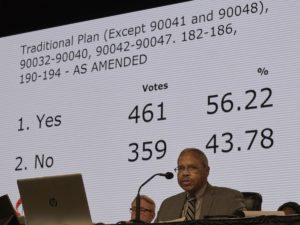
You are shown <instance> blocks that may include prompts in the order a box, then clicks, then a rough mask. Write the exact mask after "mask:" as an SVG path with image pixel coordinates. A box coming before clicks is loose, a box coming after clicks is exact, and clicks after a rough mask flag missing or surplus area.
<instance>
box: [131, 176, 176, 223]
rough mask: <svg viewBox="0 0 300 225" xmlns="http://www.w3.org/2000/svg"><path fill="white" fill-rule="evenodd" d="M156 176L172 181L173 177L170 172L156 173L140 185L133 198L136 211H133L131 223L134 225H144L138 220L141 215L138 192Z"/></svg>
mask: <svg viewBox="0 0 300 225" xmlns="http://www.w3.org/2000/svg"><path fill="white" fill-rule="evenodd" d="M156 176H163V177H165V178H166V179H168V180H169V179H172V178H173V177H174V174H173V173H171V172H166V173H156V174H154V175H152V176H151V177H150V178H149V179H148V180H146V181H145V182H144V183H142V185H141V186H140V187H139V190H138V193H137V196H136V198H135V207H136V211H135V220H132V222H136V223H144V222H143V221H141V219H140V214H141V196H140V191H141V189H142V187H143V186H145V184H147V183H148V182H149V181H150V180H152V179H153V178H154V177H156Z"/></svg>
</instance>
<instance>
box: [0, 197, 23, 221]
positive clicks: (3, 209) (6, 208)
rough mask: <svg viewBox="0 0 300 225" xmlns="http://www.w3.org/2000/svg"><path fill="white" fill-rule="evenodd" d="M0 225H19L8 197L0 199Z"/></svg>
mask: <svg viewBox="0 0 300 225" xmlns="http://www.w3.org/2000/svg"><path fill="white" fill-rule="evenodd" d="M0 225H20V223H19V221H18V218H17V215H16V212H15V209H14V207H13V205H12V204H11V201H10V198H9V196H8V195H3V196H1V197H0Z"/></svg>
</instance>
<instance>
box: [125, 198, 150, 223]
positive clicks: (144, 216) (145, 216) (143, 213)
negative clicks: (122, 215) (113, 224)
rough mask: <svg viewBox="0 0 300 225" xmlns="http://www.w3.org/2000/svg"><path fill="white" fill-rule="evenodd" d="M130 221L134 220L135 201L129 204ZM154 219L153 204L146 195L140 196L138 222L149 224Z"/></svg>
mask: <svg viewBox="0 0 300 225" xmlns="http://www.w3.org/2000/svg"><path fill="white" fill-rule="evenodd" d="M130 211H131V221H134V220H135V218H136V199H134V200H133V201H132V203H131V208H130ZM154 217H155V202H154V201H153V200H152V199H151V198H150V197H148V196H147V195H141V201H140V220H141V221H142V222H145V223H151V222H152V220H153V219H154Z"/></svg>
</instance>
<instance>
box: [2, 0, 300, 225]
mask: <svg viewBox="0 0 300 225" xmlns="http://www.w3.org/2000/svg"><path fill="white" fill-rule="evenodd" d="M299 20H300V1H291V0H276V1H273V0H261V1H258V0H247V1H246V0H235V1H233V0H228V1H222V0H214V1H211V0H201V1H200V0H199V1H198V0H195V1H187V2H182V3H177V4H171V5H165V6H161V7H153V8H149V9H143V10H138V11H133V12H127V13H120V14H118V15H113V16H106V17H102V18H97V19H91V20H85V21H81V22H75V23H70V24H65V25H60V26H55V27H49V28H46V29H38V30H34V31H30V32H21V33H18V34H13V35H7V36H3V37H1V38H0V49H1V52H0V61H1V67H0V96H1V97H0V105H1V114H0V150H1V157H0V167H1V169H0V177H1V183H0V195H4V194H8V195H9V196H10V198H11V200H12V202H13V204H14V205H15V204H16V202H17V201H18V199H19V197H20V196H19V191H18V187H17V183H16V181H17V179H21V178H31V177H40V176H48V175H62V174H69V173H81V174H82V175H83V179H84V183H85V188H86V193H87V197H88V202H89V207H90V211H91V215H92V220H93V222H103V223H116V222H118V221H121V220H128V219H129V218H130V212H129V208H130V203H131V201H132V199H133V198H134V197H135V196H136V194H137V190H138V188H139V186H140V185H141V184H142V183H143V182H144V181H146V180H147V179H148V178H149V177H151V176H152V175H153V174H155V173H165V172H168V171H170V172H173V171H174V170H173V169H174V168H175V167H176V161H177V156H178V154H179V152H180V151H181V150H182V149H184V148H186V147H196V148H199V149H201V150H203V151H204V152H205V153H206V155H207V157H208V159H209V164H210V175H209V182H210V183H211V184H212V185H216V186H225V187H230V188H234V189H238V190H240V191H242V192H245V191H251V192H259V193H261V194H262V196H263V204H262V209H263V210H277V208H278V207H279V206H280V205H281V204H282V203H284V202H287V201H296V202H300V196H299V186H300V173H299V169H300V166H299V162H300V76H299V71H300V63H299V59H300V42H299V37H300V23H299ZM181 191H182V190H181V189H180V187H179V186H178V184H177V181H176V175H175V178H174V179H172V180H167V179H165V178H164V177H155V178H154V179H153V180H152V181H150V182H149V183H148V184H147V185H146V186H144V187H143V188H142V189H141V194H147V195H149V196H151V197H152V198H153V199H154V200H155V202H156V204H157V209H158V207H159V206H160V203H161V202H162V200H163V199H165V198H166V197H169V196H171V195H173V194H176V193H178V192H181ZM20 211H21V213H23V212H22V209H21V210H20Z"/></svg>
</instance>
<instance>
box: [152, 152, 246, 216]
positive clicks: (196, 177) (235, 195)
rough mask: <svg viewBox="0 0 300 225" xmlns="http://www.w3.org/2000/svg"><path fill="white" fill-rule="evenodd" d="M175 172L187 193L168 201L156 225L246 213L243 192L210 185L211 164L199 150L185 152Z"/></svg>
mask: <svg viewBox="0 0 300 225" xmlns="http://www.w3.org/2000/svg"><path fill="white" fill-rule="evenodd" d="M175 171H176V172H177V181H178V184H179V185H180V187H181V188H182V189H183V190H184V191H185V192H182V193H180V194H177V195H174V196H171V197H169V198H167V199H165V200H164V201H163V202H162V204H161V206H160V209H159V211H158V214H157V218H156V219H155V222H163V221H171V220H176V219H179V218H181V219H182V220H197V219H203V218H204V216H231V215H234V213H235V212H236V211H237V210H245V204H244V199H243V195H242V194H241V193H240V192H239V191H236V190H233V189H229V188H225V187H216V186H212V185H210V184H209V183H208V181H207V177H208V175H209V166H208V160H207V157H206V156H205V154H204V153H203V152H202V151H200V150H199V149H196V148H187V149H184V150H183V151H182V152H181V153H180V155H179V157H178V161H177V168H176V169H175ZM188 199H189V200H188Z"/></svg>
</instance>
